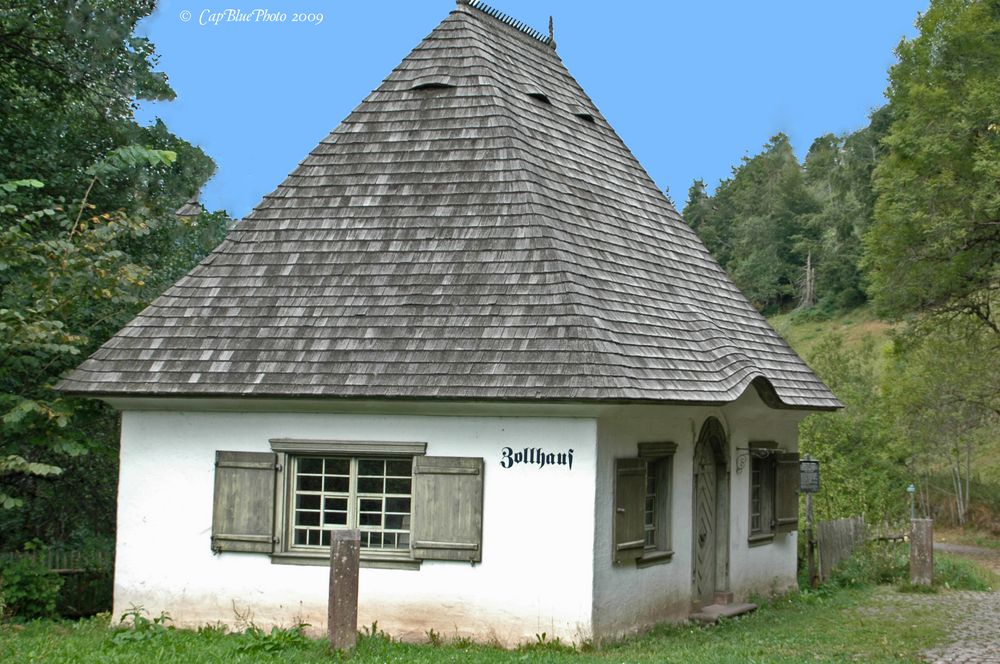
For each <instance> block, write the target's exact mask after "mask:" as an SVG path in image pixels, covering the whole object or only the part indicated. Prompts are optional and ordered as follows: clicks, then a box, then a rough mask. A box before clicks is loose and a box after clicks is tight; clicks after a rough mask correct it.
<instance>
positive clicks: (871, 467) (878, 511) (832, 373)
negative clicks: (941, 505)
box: [799, 334, 911, 523]
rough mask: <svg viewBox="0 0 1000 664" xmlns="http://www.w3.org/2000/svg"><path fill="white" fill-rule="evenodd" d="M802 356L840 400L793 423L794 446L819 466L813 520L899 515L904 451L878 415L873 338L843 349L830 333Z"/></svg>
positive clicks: (881, 404) (881, 403) (905, 478)
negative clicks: (838, 406) (837, 406)
mask: <svg viewBox="0 0 1000 664" xmlns="http://www.w3.org/2000/svg"><path fill="white" fill-rule="evenodd" d="M807 360H808V361H809V363H810V366H812V367H813V369H814V370H815V371H816V372H817V373H818V375H819V376H820V377H821V378H822V379H823V380H824V381H825V382H826V383H827V385H829V386H830V388H831V389H832V390H833V391H834V393H835V394H836V395H837V396H838V397H839V398H840V399H841V401H843V402H844V404H845V408H844V409H843V410H841V411H839V412H835V413H820V414H815V415H810V416H809V417H808V418H806V419H805V420H804V421H803V422H802V424H801V425H800V426H799V449H800V450H801V452H802V453H804V454H810V455H812V456H813V458H815V459H819V461H820V463H821V464H822V469H823V471H822V472H823V484H824V488H823V491H821V492H820V493H818V494H817V495H816V496H815V497H814V499H813V505H814V509H815V512H816V518H817V519H821V520H822V519H835V518H841V517H847V516H854V515H858V516H864V517H865V518H866V520H867V521H868V522H869V523H878V522H881V521H895V520H897V519H899V518H900V517H901V516H902V515H903V514H905V510H906V507H907V504H908V503H907V494H906V492H905V491H904V488H905V487H906V485H907V484H908V483H909V482H910V481H911V479H910V475H909V474H908V472H907V468H906V461H907V454H908V453H907V449H906V448H905V446H901V445H897V444H896V438H895V436H894V431H893V429H892V426H891V421H890V420H889V419H888V418H887V417H886V416H885V414H884V412H885V408H886V404H885V399H884V396H883V394H882V389H881V375H880V373H879V363H878V361H879V357H878V350H877V348H876V346H875V344H874V342H872V341H871V340H865V341H864V342H862V344H861V345H860V347H857V348H846V347H845V346H844V342H843V338H842V337H841V336H839V335H836V334H832V335H829V336H827V337H826V338H825V339H823V340H821V341H820V342H819V343H817V345H816V346H815V347H814V348H813V350H812V352H811V353H810V354H809V356H808V357H807Z"/></svg>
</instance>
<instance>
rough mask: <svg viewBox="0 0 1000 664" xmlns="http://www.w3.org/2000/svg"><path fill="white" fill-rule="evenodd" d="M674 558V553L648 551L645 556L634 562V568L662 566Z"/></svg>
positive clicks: (670, 551)
mask: <svg viewBox="0 0 1000 664" xmlns="http://www.w3.org/2000/svg"><path fill="white" fill-rule="evenodd" d="M673 557H674V552H673V551H672V550H669V551H650V552H649V553H647V554H645V555H644V556H643V557H642V558H639V559H638V560H636V561H635V566H636V567H640V568H642V567H652V566H653V565H662V564H663V563H669V562H670V561H671V560H672V559H673Z"/></svg>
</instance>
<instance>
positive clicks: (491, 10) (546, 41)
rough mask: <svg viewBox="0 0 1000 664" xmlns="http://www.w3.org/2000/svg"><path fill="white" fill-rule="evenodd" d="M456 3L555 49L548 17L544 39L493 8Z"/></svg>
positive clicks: (470, 0)
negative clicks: (547, 30) (547, 27)
mask: <svg viewBox="0 0 1000 664" xmlns="http://www.w3.org/2000/svg"><path fill="white" fill-rule="evenodd" d="M456 3H457V4H459V5H468V6H469V7H472V8H473V9H478V10H479V11H481V12H483V13H484V14H486V15H487V16H492V17H493V18H495V19H496V20H498V21H500V22H501V23H506V24H507V25H509V26H510V27H512V28H514V29H515V30H517V31H519V32H522V33H524V34H526V35H528V36H529V37H531V38H532V39H534V40H536V41H539V42H541V43H543V44H545V45H546V46H550V47H552V49H553V50H555V48H556V40H555V38H554V37H553V33H552V17H551V16H550V17H549V36H548V37H546V36H545V35H544V34H542V33H541V32H540V31H538V30H535V29H534V28H533V27H531V26H530V25H527V24H526V23H522V22H521V21H518V20H517V19H516V18H514V17H513V16H510V15H508V14H504V13H503V12H502V11H500V10H499V9H496V8H495V7H490V6H489V5H488V4H486V3H485V2H480V0H456Z"/></svg>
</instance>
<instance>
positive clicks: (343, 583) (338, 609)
mask: <svg viewBox="0 0 1000 664" xmlns="http://www.w3.org/2000/svg"><path fill="white" fill-rule="evenodd" d="M360 553H361V532H360V531H358V530H331V531H330V599H329V603H328V604H327V620H326V627H327V634H328V635H329V638H330V648H332V649H333V650H350V649H351V648H353V647H354V646H355V645H356V644H357V641H358V562H359V557H360Z"/></svg>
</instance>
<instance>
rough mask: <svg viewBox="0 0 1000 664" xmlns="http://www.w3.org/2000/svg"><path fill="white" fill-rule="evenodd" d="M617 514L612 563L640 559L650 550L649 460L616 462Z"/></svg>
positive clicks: (616, 460)
mask: <svg viewBox="0 0 1000 664" xmlns="http://www.w3.org/2000/svg"><path fill="white" fill-rule="evenodd" d="M614 492H615V502H614V506H615V515H614V534H613V537H612V542H613V545H614V550H613V551H612V560H613V561H614V563H615V564H616V565H623V564H625V563H629V562H632V561H634V560H638V559H639V558H641V557H642V554H643V552H644V551H645V549H646V528H645V504H646V461H645V460H643V459H615V486H614Z"/></svg>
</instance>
